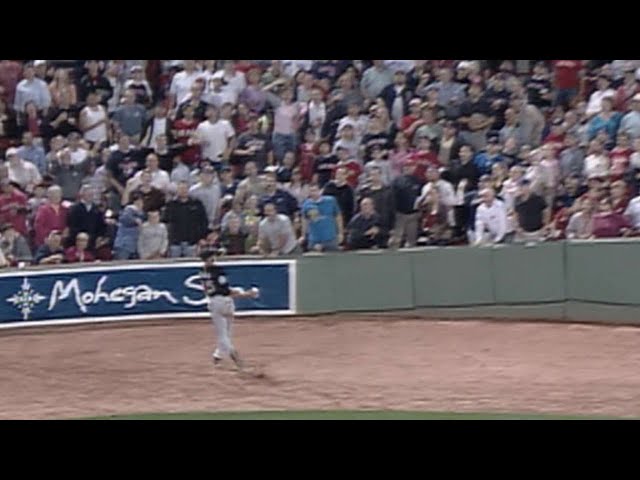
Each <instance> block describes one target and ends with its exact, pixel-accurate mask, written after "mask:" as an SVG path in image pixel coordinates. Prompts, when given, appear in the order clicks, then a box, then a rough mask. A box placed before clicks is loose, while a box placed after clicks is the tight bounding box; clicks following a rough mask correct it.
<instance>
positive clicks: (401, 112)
mask: <svg viewBox="0 0 640 480" xmlns="http://www.w3.org/2000/svg"><path fill="white" fill-rule="evenodd" d="M380 97H382V99H383V100H384V103H385V105H386V107H387V110H389V114H390V116H391V118H392V119H393V122H394V123H395V124H396V125H397V126H399V127H400V126H401V122H402V118H403V117H404V116H405V114H406V113H407V112H409V102H410V101H411V99H412V98H413V92H412V91H411V90H409V87H408V85H407V74H406V73H405V72H404V71H403V70H397V71H396V73H395V74H394V76H393V84H391V85H387V86H386V87H385V88H384V89H383V90H382V93H381V94H380Z"/></svg>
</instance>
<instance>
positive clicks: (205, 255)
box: [200, 248, 226, 262]
mask: <svg viewBox="0 0 640 480" xmlns="http://www.w3.org/2000/svg"><path fill="white" fill-rule="evenodd" d="M225 253H226V250H225V249H224V248H207V249H206V250H203V251H202V252H200V259H201V260H202V261H203V262H205V261H207V260H208V259H209V258H211V257H220V256H222V255H224V254H225Z"/></svg>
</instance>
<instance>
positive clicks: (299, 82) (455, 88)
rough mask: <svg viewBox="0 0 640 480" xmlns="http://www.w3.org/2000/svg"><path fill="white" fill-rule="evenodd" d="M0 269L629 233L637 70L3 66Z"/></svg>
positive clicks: (427, 63)
mask: <svg viewBox="0 0 640 480" xmlns="http://www.w3.org/2000/svg"><path fill="white" fill-rule="evenodd" d="M0 154H1V155H2V157H3V158H4V159H5V160H4V162H2V163H0V266H8V265H17V264H21V263H24V264H27V263H36V264H58V263H63V262H70V263H73V262H90V261H96V260H100V261H109V260H113V259H117V260H128V259H137V258H139V259H158V258H163V257H174V258H178V257H192V256H194V255H195V254H196V253H197V251H198V250H199V249H201V248H203V247H208V246H217V247H223V248H225V249H226V251H227V253H228V254H229V255H244V254H256V255H263V256H279V255H295V254H299V253H302V252H304V251H335V250H353V249H372V248H373V249H377V248H380V249H384V248H402V247H413V246H416V245H425V244H426V245H465V244H471V245H479V244H487V243H489V244H491V243H510V242H531V241H534V242H538V241H553V240H560V239H565V238H567V239H585V240H586V239H594V238H611V237H623V236H625V237H628V236H636V235H638V232H640V196H638V191H639V189H638V187H639V185H640V183H639V182H640V61H638V60H612V61H606V60H546V61H529V60H515V61H511V60H504V61H488V60H266V61H265V60H79V61H75V60H61V61H46V60H36V61H15V60H2V61H0Z"/></svg>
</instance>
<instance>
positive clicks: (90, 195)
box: [67, 185, 108, 252]
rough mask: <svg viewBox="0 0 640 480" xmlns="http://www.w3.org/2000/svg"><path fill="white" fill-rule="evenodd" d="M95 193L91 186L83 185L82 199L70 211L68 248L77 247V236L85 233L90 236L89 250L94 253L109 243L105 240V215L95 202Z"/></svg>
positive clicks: (68, 218) (81, 189)
mask: <svg viewBox="0 0 640 480" xmlns="http://www.w3.org/2000/svg"><path fill="white" fill-rule="evenodd" d="M94 199H95V191H94V189H93V187H92V186H91V185H83V186H82V187H81V188H80V199H79V200H78V201H77V202H76V203H74V204H73V205H72V206H71V208H70V209H69V214H68V215H67V225H68V227H69V237H68V239H67V242H68V246H71V245H75V243H76V235H78V233H80V232H85V233H87V234H88V235H89V245H88V249H89V250H90V251H92V252H93V251H94V249H95V248H96V244H97V246H98V247H100V246H102V245H104V244H106V243H108V240H107V239H106V238H104V237H105V236H106V233H107V225H106V223H105V221H104V214H103V212H102V211H101V210H100V209H99V208H98V206H97V205H96V204H95V202H94Z"/></svg>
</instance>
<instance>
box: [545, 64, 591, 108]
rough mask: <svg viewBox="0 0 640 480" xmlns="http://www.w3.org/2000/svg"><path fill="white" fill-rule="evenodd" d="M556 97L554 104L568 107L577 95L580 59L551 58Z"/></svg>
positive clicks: (580, 66) (581, 67)
mask: <svg viewBox="0 0 640 480" xmlns="http://www.w3.org/2000/svg"><path fill="white" fill-rule="evenodd" d="M553 68H554V83H555V87H556V89H557V90H556V98H555V101H554V105H562V106H564V107H565V108H566V107H568V106H569V105H570V104H571V103H572V101H573V99H574V98H575V97H576V96H577V95H578V88H579V86H580V74H581V71H582V70H583V68H584V67H583V64H582V60H553Z"/></svg>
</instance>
